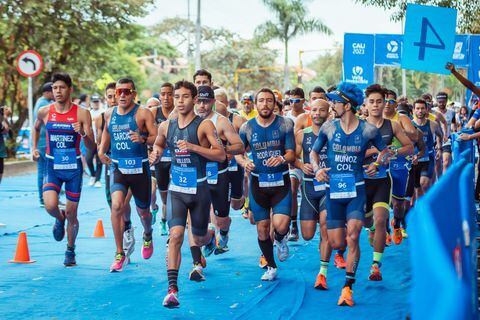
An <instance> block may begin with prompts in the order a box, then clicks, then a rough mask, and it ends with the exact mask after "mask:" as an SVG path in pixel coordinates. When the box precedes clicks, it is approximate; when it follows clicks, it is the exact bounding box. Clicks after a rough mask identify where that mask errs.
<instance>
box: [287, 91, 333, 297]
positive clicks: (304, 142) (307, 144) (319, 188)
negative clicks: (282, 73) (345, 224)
mask: <svg viewBox="0 0 480 320" xmlns="http://www.w3.org/2000/svg"><path fill="white" fill-rule="evenodd" d="M329 107H330V105H329V103H328V102H327V101H325V100H321V99H320V100H315V101H313V102H312V103H311V104H310V108H311V109H310V114H311V116H312V126H311V127H308V128H305V129H303V130H301V131H299V132H297V134H296V135H295V142H296V150H295V151H296V152H295V153H296V156H297V159H296V160H295V167H297V168H299V169H301V170H302V171H303V174H304V177H303V184H302V202H301V205H300V224H301V227H302V228H301V229H302V237H303V239H305V240H307V241H308V240H311V239H312V238H313V237H314V236H315V232H316V229H317V223H318V224H319V225H320V237H321V241H320V243H319V246H318V249H319V250H320V271H319V273H318V275H317V278H316V281H315V285H314V287H315V288H316V289H321V290H327V269H328V264H329V261H330V256H331V255H332V247H331V246H330V244H329V243H328V236H327V224H326V223H327V222H326V218H327V211H326V209H325V201H326V199H325V195H326V193H325V189H326V188H325V183H320V182H318V181H317V180H316V179H315V176H314V173H313V168H312V165H311V164H310V152H311V151H312V147H313V144H314V143H315V140H316V139H317V136H318V132H319V131H320V127H321V126H322V125H323V124H324V123H325V122H326V121H327V119H328V116H329ZM326 160H327V154H326V147H323V148H322V150H321V152H320V154H319V167H320V168H325V167H326Z"/></svg>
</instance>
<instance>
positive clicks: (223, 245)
mask: <svg viewBox="0 0 480 320" xmlns="http://www.w3.org/2000/svg"><path fill="white" fill-rule="evenodd" d="M227 243H228V234H227V235H224V236H222V235H221V234H220V233H218V235H217V239H216V248H215V251H214V253H215V255H218V254H222V253H225V252H227V251H228V250H229V249H228V246H227Z"/></svg>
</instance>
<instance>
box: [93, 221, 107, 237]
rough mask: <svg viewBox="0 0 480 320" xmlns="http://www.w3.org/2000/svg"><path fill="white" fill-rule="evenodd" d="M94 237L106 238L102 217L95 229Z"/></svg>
mask: <svg viewBox="0 0 480 320" xmlns="http://www.w3.org/2000/svg"><path fill="white" fill-rule="evenodd" d="M93 237H94V238H105V231H104V230H103V222H102V219H98V221H97V225H96V226H95V231H93Z"/></svg>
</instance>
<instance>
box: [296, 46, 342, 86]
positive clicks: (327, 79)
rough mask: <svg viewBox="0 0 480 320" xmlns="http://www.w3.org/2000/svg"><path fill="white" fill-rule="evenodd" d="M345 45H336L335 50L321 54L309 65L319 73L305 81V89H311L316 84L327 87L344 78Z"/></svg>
mask: <svg viewBox="0 0 480 320" xmlns="http://www.w3.org/2000/svg"><path fill="white" fill-rule="evenodd" d="M342 54H343V47H342V46H340V45H336V47H335V50H334V51H332V52H327V53H326V54H324V55H321V56H319V57H318V58H317V59H315V60H314V61H312V62H311V63H309V64H308V65H307V67H308V68H309V69H312V70H313V71H315V72H316V73H317V76H316V77H315V78H314V79H312V80H311V81H308V82H307V83H305V89H306V90H307V91H310V90H311V89H312V88H313V87H315V86H321V87H323V88H324V89H327V88H328V87H329V86H331V85H335V84H337V83H339V82H340V81H341V79H342V61H343V56H342Z"/></svg>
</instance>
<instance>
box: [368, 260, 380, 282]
mask: <svg viewBox="0 0 480 320" xmlns="http://www.w3.org/2000/svg"><path fill="white" fill-rule="evenodd" d="M368 279H369V280H370V281H382V273H381V272H380V268H379V267H378V265H377V264H376V263H374V264H372V267H371V268H370V275H369V276H368Z"/></svg>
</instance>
